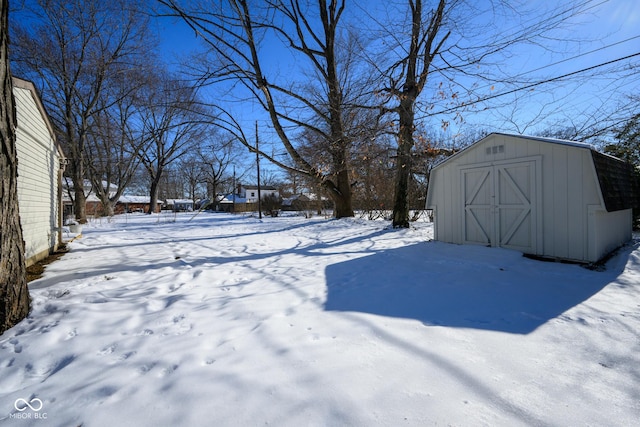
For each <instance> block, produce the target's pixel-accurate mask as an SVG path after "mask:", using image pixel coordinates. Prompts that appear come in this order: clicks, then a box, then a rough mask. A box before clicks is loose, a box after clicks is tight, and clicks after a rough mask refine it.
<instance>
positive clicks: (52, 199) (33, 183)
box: [13, 87, 60, 265]
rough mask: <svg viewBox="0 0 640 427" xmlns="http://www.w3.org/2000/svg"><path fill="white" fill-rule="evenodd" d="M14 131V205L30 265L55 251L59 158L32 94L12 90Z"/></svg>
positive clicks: (25, 91)
mask: <svg viewBox="0 0 640 427" xmlns="http://www.w3.org/2000/svg"><path fill="white" fill-rule="evenodd" d="M13 92H14V96H15V99H16V111H17V119H18V127H17V129H16V150H17V156H18V202H19V209H20V221H21V224H22V231H23V237H24V241H25V258H26V259H27V265H30V264H32V263H34V262H36V261H38V260H39V259H41V258H44V257H45V256H46V255H48V253H49V252H50V251H51V250H54V249H56V248H57V245H58V244H59V243H60V242H59V241H58V233H57V228H58V224H59V215H60V209H59V203H58V171H59V168H60V155H59V152H58V150H57V147H56V144H55V142H54V140H53V138H52V136H51V134H50V132H49V128H48V126H47V124H46V122H45V121H44V119H43V117H42V114H41V111H40V109H39V108H38V105H37V104H36V101H35V100H34V98H33V96H34V94H33V92H31V91H30V90H28V89H25V88H21V87H14V90H13Z"/></svg>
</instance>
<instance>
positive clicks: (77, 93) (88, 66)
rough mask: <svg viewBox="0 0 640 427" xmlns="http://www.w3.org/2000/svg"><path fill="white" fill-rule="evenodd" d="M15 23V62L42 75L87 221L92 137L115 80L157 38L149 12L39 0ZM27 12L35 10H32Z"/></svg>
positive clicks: (120, 2)
mask: <svg viewBox="0 0 640 427" xmlns="http://www.w3.org/2000/svg"><path fill="white" fill-rule="evenodd" d="M32 5H33V6H34V7H33V9H32V10H31V11H30V12H31V15H30V16H28V19H24V20H22V23H21V24H20V25H17V26H16V29H15V36H14V37H15V45H14V53H15V57H14V60H15V64H16V66H17V67H18V69H19V71H20V73H21V74H22V75H25V76H27V77H29V78H30V79H31V80H33V81H34V82H36V84H37V85H39V86H40V87H41V88H46V90H45V91H44V92H43V93H44V94H45V95H46V96H45V97H44V102H45V104H46V106H47V109H48V111H49V113H50V115H51V118H52V120H53V122H54V123H55V126H56V128H57V129H60V132H61V135H59V139H60V141H61V142H62V144H63V146H64V148H65V152H66V154H67V159H69V165H68V166H67V168H66V171H67V173H69V174H70V175H71V179H72V181H73V187H74V191H75V197H74V210H75V215H76V219H77V220H78V221H79V222H81V223H84V222H86V196H85V194H84V190H83V189H84V179H85V178H86V173H85V168H86V165H87V161H88V158H87V138H88V134H89V130H90V127H91V125H92V118H93V116H94V115H95V114H97V113H98V111H99V110H100V108H104V107H105V104H104V103H101V99H102V98H103V93H104V92H105V90H106V89H107V88H108V86H109V84H110V81H111V80H112V79H114V78H117V76H118V75H119V74H120V73H123V72H124V70H127V69H129V68H131V67H132V66H135V65H133V64H136V63H137V62H139V60H140V58H141V57H143V55H145V54H147V53H148V51H149V50H150V49H149V45H148V44H146V43H147V41H148V33H147V22H146V18H145V15H144V14H142V13H140V11H139V10H138V8H137V7H136V6H137V3H132V2H129V1H127V0H114V1H108V2H105V1H98V0H91V1H84V0H51V1H45V0H39V1H37V2H34V3H32ZM21 13H24V14H27V13H28V11H26V10H25V11H23V12H21Z"/></svg>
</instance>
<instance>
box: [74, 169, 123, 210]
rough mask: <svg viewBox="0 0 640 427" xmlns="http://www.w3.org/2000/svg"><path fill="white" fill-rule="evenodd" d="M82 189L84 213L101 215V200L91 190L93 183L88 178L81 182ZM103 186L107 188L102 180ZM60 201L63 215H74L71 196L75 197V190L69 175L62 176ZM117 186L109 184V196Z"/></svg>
mask: <svg viewBox="0 0 640 427" xmlns="http://www.w3.org/2000/svg"><path fill="white" fill-rule="evenodd" d="M82 185H83V191H84V194H85V197H86V204H85V213H86V214H87V215H88V216H91V215H102V202H101V201H100V199H99V198H98V196H96V194H95V192H94V191H93V184H92V183H91V181H90V180H88V179H85V180H84V182H83V184H82ZM102 185H103V187H104V188H107V183H106V182H105V181H103V182H102ZM62 188H63V193H62V203H63V205H64V217H65V218H69V217H73V215H74V205H73V197H75V192H74V191H75V190H74V186H73V181H72V180H71V178H69V177H63V178H62ZM117 189H118V188H117V186H116V185H115V184H111V185H110V188H109V197H112V196H113V195H114V194H115V192H116V191H117Z"/></svg>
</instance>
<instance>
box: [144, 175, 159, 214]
mask: <svg viewBox="0 0 640 427" xmlns="http://www.w3.org/2000/svg"><path fill="white" fill-rule="evenodd" d="M160 176H161V175H160V174H157V175H156V176H155V177H152V178H151V191H150V194H149V212H147V213H148V214H149V215H151V214H153V213H155V212H156V206H157V205H158V186H159V184H160Z"/></svg>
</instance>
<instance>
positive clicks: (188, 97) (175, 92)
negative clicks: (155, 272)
mask: <svg viewBox="0 0 640 427" xmlns="http://www.w3.org/2000/svg"><path fill="white" fill-rule="evenodd" d="M199 105H200V103H199V102H198V100H197V92H196V90H195V89H194V88H193V87H189V86H187V85H185V84H184V83H182V82H180V81H178V80H175V79H171V78H170V77H168V76H160V77H159V79H158V80H157V83H156V84H154V85H153V86H152V87H150V88H149V92H148V94H147V96H146V99H145V100H144V105H143V106H142V107H141V109H140V120H141V123H142V135H143V140H144V141H145V145H144V147H143V148H142V149H141V150H140V151H139V152H138V155H139V157H140V161H141V162H142V165H143V166H144V168H145V170H146V171H147V173H148V174H149V179H150V183H151V185H150V189H149V193H150V206H156V204H157V201H158V186H159V184H160V180H161V179H162V176H163V173H164V171H165V169H166V168H167V166H168V165H170V164H171V163H173V162H174V161H175V160H177V159H179V158H180V157H182V156H183V155H185V154H186V153H187V152H188V151H189V150H190V149H192V148H193V147H196V146H197V145H198V144H200V143H201V142H202V141H203V138H204V136H205V129H204V125H205V123H204V121H203V120H204V117H206V115H205V113H204V112H203V111H202V110H201V109H200V108H199ZM149 213H152V210H150V211H149Z"/></svg>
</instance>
